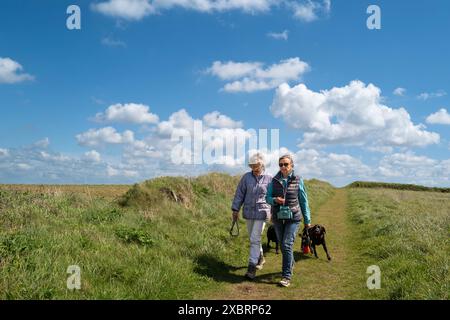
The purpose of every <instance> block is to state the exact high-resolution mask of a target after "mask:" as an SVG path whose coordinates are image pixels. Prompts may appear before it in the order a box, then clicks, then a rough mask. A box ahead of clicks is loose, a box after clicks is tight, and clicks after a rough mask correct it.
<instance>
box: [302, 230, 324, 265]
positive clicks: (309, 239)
mask: <svg viewBox="0 0 450 320" xmlns="http://www.w3.org/2000/svg"><path fill="white" fill-rule="evenodd" d="M325 233H326V231H325V227H324V226H322V225H320V224H316V225H313V226H312V227H309V228H304V229H303V233H302V234H299V236H300V235H301V237H302V249H303V248H304V247H305V246H306V245H307V246H309V248H310V249H311V251H312V252H313V253H314V256H315V257H316V258H318V256H317V249H316V246H320V245H322V246H323V249H324V250H325V253H326V254H327V258H328V260H331V256H330V255H329V254H328V249H327V245H326V242H325Z"/></svg>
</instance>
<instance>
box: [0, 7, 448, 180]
mask: <svg viewBox="0 0 450 320" xmlns="http://www.w3.org/2000/svg"><path fill="white" fill-rule="evenodd" d="M71 4H76V5H78V6H79V7H80V9H81V30H68V29H67V27H66V19H67V18H68V16H69V15H68V14H67V13H66V9H67V7H68V6H69V5H71ZM371 4H376V5H378V6H379V7H380V9H381V29H380V30H369V29H368V28H367V26H366V20H367V18H368V17H369V14H367V13H366V10H367V8H368V6H369V5H371ZM449 14H450V4H449V3H448V1H446V0H442V1H438V0H436V1H413V2H411V1H403V0H398V1H356V0H352V1H343V0H340V1H339V0H330V1H328V0H317V1H312V0H311V1H301V0H298V1H284V0H247V1H240V0H234V1H228V0H218V1H210V0H204V1H194V0H157V1H151V0H98V1H81V0H80V1H50V0H42V1H30V0H28V1H25V0H23V1H12V0H6V1H2V3H1V4H0V114H1V117H0V182H1V183H131V182H136V181H141V180H144V179H147V178H151V177H153V176H158V175H166V174H170V175H174V174H177V175H185V174H194V175H195V174H201V173H204V172H208V171H212V170H219V171H225V172H230V173H242V172H244V171H245V170H247V169H246V167H245V165H243V164H242V163H241V162H239V161H227V162H226V164H223V163H221V162H218V163H216V164H214V165H208V164H202V165H195V166H194V165H174V164H173V163H172V162H171V158H170V154H171V153H170V152H171V150H173V148H174V145H173V143H171V142H170V134H172V133H173V132H178V131H177V130H187V131H188V132H189V131H192V128H191V125H192V121H193V120H203V123H204V127H205V129H212V130H215V132H217V134H218V135H219V136H220V135H230V134H236V135H242V134H244V133H245V130H248V129H250V128H252V129H255V130H258V129H261V128H269V129H279V130H280V147H283V148H285V149H283V150H281V151H282V152H284V151H289V152H290V153H292V154H294V156H295V159H296V167H297V171H298V172H299V173H300V174H302V175H303V176H305V177H306V178H318V179H323V180H327V181H330V182H332V183H334V184H335V185H345V184H347V183H349V182H352V181H355V180H376V181H395V182H407V183H419V184H425V185H438V186H449V185H450V181H449V176H450V135H449V133H450V130H449V129H450V115H449V113H450V103H449V100H450V98H449V95H448V93H450V87H449V84H450V81H449V74H450V64H449V58H448V57H449V56H450V43H449V42H448V41H446V40H445V39H446V30H450V19H449ZM272 151H273V150H272ZM273 157H274V155H273V154H272V153H270V152H269V153H268V154H267V158H268V159H272V158H273ZM228 160H229V159H228ZM275 170H276V162H275V163H274V164H273V166H269V168H268V171H270V172H272V173H273V172H274V171H275Z"/></svg>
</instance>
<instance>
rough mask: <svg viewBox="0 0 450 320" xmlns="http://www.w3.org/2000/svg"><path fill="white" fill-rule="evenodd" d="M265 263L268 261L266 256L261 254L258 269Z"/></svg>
mask: <svg viewBox="0 0 450 320" xmlns="http://www.w3.org/2000/svg"><path fill="white" fill-rule="evenodd" d="M264 263H266V259H264V256H263V255H262V254H261V255H260V256H259V260H258V264H257V265H256V269H258V270H261V269H262V268H263V265H264Z"/></svg>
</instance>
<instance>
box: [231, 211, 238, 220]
mask: <svg viewBox="0 0 450 320" xmlns="http://www.w3.org/2000/svg"><path fill="white" fill-rule="evenodd" d="M231 218H232V219H233V221H237V220H238V219H239V211H233V214H232V215H231Z"/></svg>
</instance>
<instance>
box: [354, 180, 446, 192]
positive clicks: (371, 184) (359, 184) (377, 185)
mask: <svg viewBox="0 0 450 320" xmlns="http://www.w3.org/2000/svg"><path fill="white" fill-rule="evenodd" d="M347 187H348V188H386V189H398V190H411V191H429V192H443V193H450V188H436V187H424V186H419V185H416V184H401V183H385V182H369V181H355V182H353V183H351V184H349V185H348V186H347Z"/></svg>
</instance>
